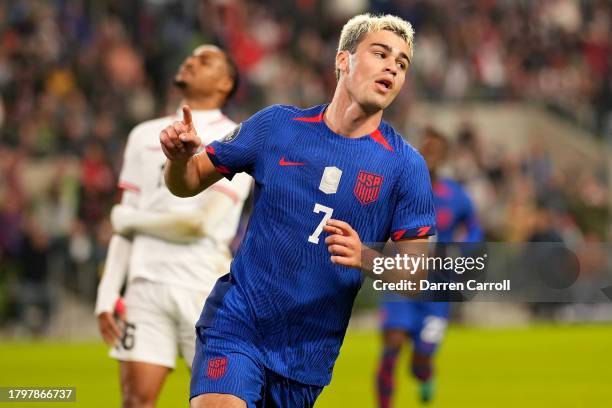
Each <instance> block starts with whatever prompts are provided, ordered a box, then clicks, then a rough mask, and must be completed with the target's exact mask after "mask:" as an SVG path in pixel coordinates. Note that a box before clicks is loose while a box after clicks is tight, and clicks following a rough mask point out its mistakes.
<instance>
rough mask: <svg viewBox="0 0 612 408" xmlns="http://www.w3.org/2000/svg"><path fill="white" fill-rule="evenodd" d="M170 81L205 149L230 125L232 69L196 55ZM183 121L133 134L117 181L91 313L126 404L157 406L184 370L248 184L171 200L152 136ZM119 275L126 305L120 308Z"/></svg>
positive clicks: (219, 59)
mask: <svg viewBox="0 0 612 408" xmlns="http://www.w3.org/2000/svg"><path fill="white" fill-rule="evenodd" d="M174 83H175V85H176V86H177V87H178V88H179V89H180V90H181V91H182V94H183V102H182V103H183V104H188V105H189V106H190V108H191V109H192V121H193V124H194V126H195V128H196V129H197V132H198V134H200V135H203V136H204V138H205V139H204V140H203V142H204V143H205V144H208V143H210V142H211V141H213V140H214V139H219V138H221V137H223V136H225V135H228V134H230V133H231V132H232V131H233V130H234V128H235V127H236V124H235V123H234V122H232V121H231V120H229V119H228V118H227V117H225V116H224V115H223V114H222V112H221V110H220V109H221V107H222V106H223V105H224V104H225V102H226V101H227V99H228V98H230V97H231V96H232V95H233V93H234V92H235V90H236V87H237V85H238V71H237V69H236V65H235V64H234V62H233V61H232V60H231V59H230V58H229V56H228V55H227V54H225V53H224V52H223V51H222V50H220V49H219V48H217V47H215V46H212V45H202V46H200V47H198V48H196V49H195V50H194V51H193V53H192V54H191V55H190V56H189V57H187V59H186V60H185V61H184V62H183V64H182V65H181V66H180V68H179V70H178V72H177V74H176V76H175V78H174ZM182 119H183V113H182V112H181V111H179V112H177V114H176V115H173V116H168V117H164V118H160V119H155V120H151V121H147V122H144V123H142V124H140V125H138V126H136V127H135V128H134V130H133V131H132V132H131V133H130V135H129V138H128V142H127V145H126V149H125V157H124V163H123V168H122V170H121V174H120V177H119V187H120V188H121V189H122V190H123V196H122V199H121V203H120V204H118V205H116V206H115V207H114V208H113V211H112V213H111V221H112V224H113V229H114V231H115V235H113V237H112V239H111V242H110V245H109V250H108V255H107V259H106V265H105V269H104V274H103V276H102V280H101V282H100V286H99V287H98V298H97V301H96V316H97V317H98V324H99V329H100V332H101V334H102V336H103V337H104V340H105V341H106V342H107V343H108V344H109V345H112V346H113V348H112V350H111V353H110V355H111V356H112V357H113V358H115V359H117V360H119V363H120V364H119V365H120V375H121V392H122V404H123V407H131V408H133V407H139V408H142V407H153V406H155V403H156V401H157V398H158V396H159V393H160V390H161V388H162V385H163V383H164V381H165V378H166V376H167V375H168V373H169V372H170V371H171V370H172V369H174V366H175V361H176V357H177V355H180V356H181V357H182V358H183V359H184V360H185V362H186V363H187V364H188V366H189V367H191V363H192V360H193V356H194V351H195V349H194V348H195V322H196V321H197V319H198V317H199V316H200V312H201V310H202V305H203V304H204V301H205V300H206V297H207V296H208V294H209V293H210V291H211V289H212V287H213V285H214V284H215V282H216V280H217V278H218V277H219V276H221V275H223V274H226V273H227V272H229V265H230V262H231V254H230V251H229V243H230V241H231V240H232V238H233V237H234V235H235V233H236V229H237V227H238V222H239V218H240V214H241V211H242V207H243V204H244V200H245V199H246V197H247V196H248V194H249V190H250V186H251V178H250V177H249V176H247V175H245V174H241V175H238V176H236V178H234V180H232V181H231V182H230V181H228V180H226V179H223V180H221V181H219V182H217V183H216V184H215V185H214V187H213V188H212V191H210V190H206V191H204V192H203V193H201V194H198V195H197V196H194V197H191V198H178V197H176V196H174V195H172V194H171V193H170V192H169V191H168V189H167V188H166V186H165V184H164V168H163V166H164V163H165V161H166V158H165V156H164V154H163V153H162V150H161V147H160V145H159V133H160V131H161V130H163V129H164V128H165V127H166V126H169V125H170V124H172V123H173V122H175V121H180V120H182ZM168 254H170V255H168ZM126 278H127V289H126V293H125V299H124V303H118V300H120V290H121V287H122V286H123V283H124V282H125V280H126ZM116 304H120V305H121V307H120V308H117V309H120V310H117V311H118V312H119V315H120V317H121V320H122V321H121V323H120V324H118V323H117V321H116V320H115V316H114V312H116V310H115V305H116ZM123 304H124V305H125V306H123Z"/></svg>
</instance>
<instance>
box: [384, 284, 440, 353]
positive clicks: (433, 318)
mask: <svg viewBox="0 0 612 408" xmlns="http://www.w3.org/2000/svg"><path fill="white" fill-rule="evenodd" d="M398 296H399V295H398ZM449 312H450V304H449V303H448V302H420V301H413V300H408V299H404V298H399V297H398V298H395V297H389V296H388V297H387V299H385V301H383V302H382V304H381V315H382V316H381V317H382V329H383V330H391V329H399V330H403V331H405V332H406V333H408V334H409V335H410V337H411V339H412V342H413V344H414V350H415V352H418V353H421V354H425V355H431V354H433V353H435V352H436V350H437V349H438V346H439V345H440V343H441V342H442V339H443V338H444V333H445V332H446V326H447V325H448V316H449Z"/></svg>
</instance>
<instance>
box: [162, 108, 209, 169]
mask: <svg viewBox="0 0 612 408" xmlns="http://www.w3.org/2000/svg"><path fill="white" fill-rule="evenodd" d="M159 141H160V143H161V147H162V150H163V151H164V154H165V155H166V157H167V158H168V160H171V161H187V160H189V158H190V157H191V156H193V155H194V154H196V152H197V151H198V149H199V148H200V145H201V144H202V141H201V140H200V138H199V137H198V134H197V133H196V130H195V127H194V126H193V121H192V119H191V109H189V106H187V105H185V106H183V120H182V121H177V122H174V123H173V124H171V125H170V126H167V127H166V128H165V129H164V130H162V131H161V133H160V134H159Z"/></svg>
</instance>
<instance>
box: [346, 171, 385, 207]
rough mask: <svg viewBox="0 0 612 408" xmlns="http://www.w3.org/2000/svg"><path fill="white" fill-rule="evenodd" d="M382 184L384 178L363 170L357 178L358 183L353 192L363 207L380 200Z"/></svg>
mask: <svg viewBox="0 0 612 408" xmlns="http://www.w3.org/2000/svg"><path fill="white" fill-rule="evenodd" d="M382 182H383V176H379V175H378V174H374V173H368V172H366V171H363V170H361V171H360V172H359V175H358V176H357V182H356V183H355V189H354V190H353V192H354V193H355V197H357V199H358V200H359V202H360V203H361V204H363V205H366V204H370V203H372V202H374V201H376V200H378V194H379V193H380V187H381V186H382Z"/></svg>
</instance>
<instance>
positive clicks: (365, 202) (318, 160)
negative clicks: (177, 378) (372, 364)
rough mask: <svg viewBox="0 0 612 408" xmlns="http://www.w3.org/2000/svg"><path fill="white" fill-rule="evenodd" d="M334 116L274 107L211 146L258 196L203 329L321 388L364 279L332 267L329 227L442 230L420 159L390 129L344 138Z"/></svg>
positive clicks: (406, 233)
mask: <svg viewBox="0 0 612 408" xmlns="http://www.w3.org/2000/svg"><path fill="white" fill-rule="evenodd" d="M325 108H326V106H325V105H321V106H317V107H313V108H310V109H306V110H303V109H298V108H296V107H292V106H280V105H275V106H271V107H269V108H266V109H264V110H262V111H260V112H258V113H257V114H255V115H254V116H252V117H251V118H250V119H248V120H247V121H245V122H243V123H242V124H241V125H240V126H239V127H238V128H237V129H236V130H235V131H234V132H233V133H232V134H230V135H228V136H227V137H226V138H225V139H223V140H221V141H215V142H213V143H211V144H210V145H209V146H208V147H207V149H206V152H207V154H208V156H209V157H210V159H211V161H212V162H213V164H214V165H215V168H216V169H217V171H218V172H220V173H221V174H223V175H224V176H225V177H227V178H230V179H231V178H232V176H233V175H234V174H235V173H238V172H243V171H244V172H247V173H249V174H250V175H251V176H253V178H254V179H255V193H254V209H253V214H252V216H251V219H250V222H249V226H248V228H247V232H246V236H245V238H244V241H243V243H242V246H241V247H240V249H239V251H238V253H237V254H236V257H235V259H234V261H233V263H232V266H231V272H230V276H229V277H227V278H225V279H223V280H220V281H219V282H218V283H217V285H216V287H215V289H214V291H213V293H212V294H211V296H210V297H209V298H208V300H207V303H206V305H205V308H204V311H203V313H202V316H201V318H200V320H199V321H198V323H197V326H198V327H199V328H206V329H207V330H211V332H214V333H215V335H221V336H222V337H224V338H228V339H229V340H228V341H233V342H236V343H237V344H244V345H245V346H244V347H245V350H246V351H245V354H251V353H252V354H255V355H256V356H257V358H260V359H261V364H263V365H264V366H265V367H266V368H268V369H269V370H271V371H273V372H275V373H278V374H280V375H282V376H285V377H287V378H290V379H293V380H295V381H299V382H301V383H304V384H313V385H319V386H324V385H327V384H328V383H329V381H330V380H331V371H332V368H333V365H334V362H335V360H336V357H337V355H338V352H339V349H340V345H341V343H342V340H343V338H344V334H345V331H346V327H347V324H348V320H349V316H350V314H351V308H352V306H353V300H354V298H355V295H356V294H357V292H358V290H359V288H360V287H361V283H362V279H363V278H362V273H361V272H360V271H358V270H356V269H352V268H347V267H344V266H339V265H334V264H332V263H331V261H330V253H329V252H328V249H327V245H326V244H325V236H326V234H325V233H323V230H322V228H323V225H324V224H325V222H326V221H327V220H328V219H330V218H334V219H338V220H342V221H346V222H347V223H349V224H350V225H351V226H352V227H353V228H354V229H355V230H356V231H357V233H358V234H359V237H360V238H361V241H362V242H385V241H387V240H388V239H389V238H391V239H392V240H401V239H406V238H416V237H426V236H429V235H432V234H434V232H435V211H434V204H433V194H432V189H431V183H430V179H429V173H428V171H427V167H426V164H425V161H424V160H423V158H422V157H421V155H420V154H419V153H418V152H417V151H416V150H415V149H414V148H412V147H411V146H409V145H408V144H407V143H406V142H404V140H403V139H402V137H401V136H400V135H399V134H398V133H397V132H395V130H394V129H393V128H392V127H391V126H389V125H388V124H386V123H385V122H384V121H383V122H381V124H380V126H379V128H378V129H377V130H376V131H375V132H373V133H372V134H370V135H365V136H363V137H358V138H347V137H343V136H341V135H338V134H336V133H334V132H333V131H331V130H330V129H329V128H328V127H327V125H326V124H325V122H324V121H323V112H324V110H325ZM204 349H206V347H204ZM224 364H225V363H224Z"/></svg>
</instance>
